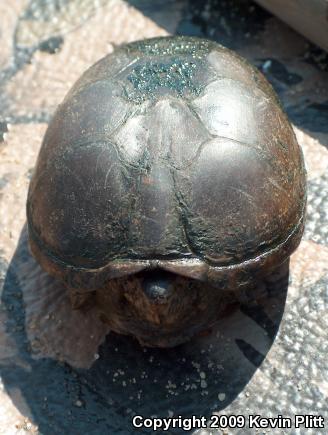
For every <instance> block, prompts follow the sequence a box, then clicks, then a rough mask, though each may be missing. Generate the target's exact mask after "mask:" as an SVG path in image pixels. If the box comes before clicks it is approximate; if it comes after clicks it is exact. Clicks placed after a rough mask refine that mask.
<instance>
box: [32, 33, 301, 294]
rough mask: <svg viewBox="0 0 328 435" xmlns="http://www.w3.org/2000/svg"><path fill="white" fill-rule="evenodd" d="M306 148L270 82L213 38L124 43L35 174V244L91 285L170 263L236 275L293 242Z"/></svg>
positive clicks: (88, 81) (85, 79)
mask: <svg viewBox="0 0 328 435" xmlns="http://www.w3.org/2000/svg"><path fill="white" fill-rule="evenodd" d="M305 202H306V191H305V170H304V163H303V157H302V152H301V150H300V148H299V146H298V144H297V141H296V139H295V135H294V133H293V130H292V127H291V125H290V124H289V121H288V119H287V117H286V115H285V113H284V111H283V110H282V108H281V106H280V104H279V102H278V99H277V97H276V95H275V93H274V91H273V90H272V88H271V86H270V85H269V84H268V83H267V81H266V80H265V78H264V77H263V76H262V75H261V73H259V72H258V71H257V70H256V69H254V68H253V67H252V66H251V65H250V64H249V63H247V62H246V61H245V60H244V59H242V58H240V57H239V56H237V55H236V54H235V53H233V52H231V51H229V50H227V49H226V48H224V47H222V46H220V45H218V44H216V43H214V42H210V41H207V40H202V39H197V38H189V37H168V38H156V39H151V40H146V41H143V42H136V43H132V44H128V45H125V46H122V47H121V48H119V49H117V50H116V51H115V52H114V54H111V55H109V56H106V57H105V58H103V59H102V60H100V61H99V62H98V63H96V64H95V65H94V66H92V67H91V68H90V69H89V70H88V71H87V72H86V73H85V74H84V75H83V76H82V77H81V78H80V80H79V81H78V82H77V83H76V84H75V86H74V87H73V89H72V90H71V91H70V92H69V94H68V95H67V97H66V98H65V100H64V102H63V103H62V104H61V105H60V106H59V108H58V110H57V112H56V114H55V116H54V118H53V120H52V122H51V123H50V125H49V128H48V131H47V133H46V135H45V138H44V142H43V145H42V148H41V151H40V155H39V159H38V162H37V166H36V169H35V172H34V175H33V179H32V181H31V185H30V189H29V194H28V202H27V216H28V227H29V234H30V240H31V246H32V250H33V252H34V253H35V255H36V256H37V258H38V259H39V260H40V262H41V263H42V264H43V266H44V267H45V268H46V269H47V270H48V271H50V272H52V273H54V274H56V275H58V276H60V277H62V278H63V279H64V280H65V281H66V282H67V283H68V284H69V285H70V286H71V287H75V288H85V289H87V290H88V291H89V290H92V289H95V288H97V287H99V286H100V285H101V284H102V283H103V282H105V281H106V280H108V279H110V278H114V277H117V276H122V275H125V274H130V273H134V272H137V271H140V270H142V269H145V268H158V267H160V268H163V269H166V270H171V271H173V272H175V273H178V274H181V275H188V276H193V277H196V278H200V279H204V280H205V279H208V280H210V281H213V282H215V281H218V280H221V282H228V281H229V280H233V281H234V282H236V283H238V282H239V281H242V280H243V279H247V276H248V275H249V274H250V273H253V271H255V270H263V271H267V270H269V269H271V268H273V267H275V266H277V265H279V264H280V263H282V262H283V261H284V260H285V259H286V258H287V257H288V256H289V255H290V254H291V252H292V251H293V250H294V249H295V248H296V246H297V245H298V243H299V241H300V238H301V235H302V231H303V218H304V209H305Z"/></svg>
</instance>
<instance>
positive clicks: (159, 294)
mask: <svg viewBox="0 0 328 435" xmlns="http://www.w3.org/2000/svg"><path fill="white" fill-rule="evenodd" d="M142 288H143V291H144V293H145V295H146V296H147V298H148V299H149V301H150V302H152V303H157V304H164V303H167V301H168V299H169V298H170V296H171V295H172V292H173V279H172V276H171V274H165V273H161V272H158V273H156V272H154V273H151V274H149V275H148V276H147V277H145V279H144V280H143V283H142Z"/></svg>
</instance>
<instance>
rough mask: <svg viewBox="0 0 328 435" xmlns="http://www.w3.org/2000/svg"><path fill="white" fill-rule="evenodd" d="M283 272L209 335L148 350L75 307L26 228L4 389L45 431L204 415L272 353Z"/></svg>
mask: <svg viewBox="0 0 328 435" xmlns="http://www.w3.org/2000/svg"><path fill="white" fill-rule="evenodd" d="M288 273H289V266H288V264H285V265H284V266H282V267H281V268H280V270H279V271H276V272H275V273H274V274H272V276H270V277H269V278H268V279H267V280H266V282H265V283H262V285H261V286H260V287H259V288H261V289H262V290H261V291H262V293H263V294H262V298H261V300H260V301H257V302H253V303H251V304H247V305H239V306H238V307H232V308H231V311H230V312H229V313H228V314H227V316H226V317H225V318H223V319H222V320H221V321H220V322H219V324H218V326H217V327H216V328H215V329H214V330H213V331H212V333H211V334H208V335H205V336H202V337H196V338H194V339H193V340H192V341H190V342H188V343H186V344H184V345H181V346H178V347H176V348H171V349H150V348H148V349H147V348H142V347H141V346H140V345H139V344H138V343H137V342H136V341H135V340H134V339H132V338H130V337H126V336H119V335H116V334H114V333H110V334H107V333H108V331H107V329H106V327H105V326H104V325H102V323H101V322H100V321H99V320H98V319H97V317H96V313H95V312H93V311H92V309H91V311H88V312H85V313H83V312H77V311H72V310H71V308H70V305H69V300H68V297H67V293H66V290H65V288H64V287H62V285H61V284H60V283H59V282H58V281H56V280H54V279H53V278H51V277H49V276H48V275H46V274H45V273H44V272H43V271H42V270H41V269H40V267H39V266H38V264H37V263H36V262H35V260H34V259H33V257H32V256H31V255H30V253H29V250H28V243H27V234H26V228H25V227H24V229H23V230H22V233H21V237H20V241H19V244H18V247H17V249H16V252H15V254H14V256H13V258H12V261H11V263H10V265H9V268H8V272H7V275H6V277H5V283H4V288H3V293H2V306H3V315H4V331H3V334H5V336H6V337H7V339H8V340H7V341H8V343H10V345H8V346H9V347H10V351H9V348H7V353H6V355H0V374H1V377H2V379H3V383H4V388H5V389H6V391H7V393H8V394H9V396H10V397H11V399H12V401H13V403H14V404H15V406H17V408H18V409H19V410H20V411H21V412H22V413H23V414H24V415H26V416H28V417H30V418H31V419H32V421H33V422H34V423H35V424H36V425H37V426H38V428H39V431H40V433H43V434H57V433H58V434H59V433H60V434H62V433H70V434H81V433H88V434H96V433H97V434H99V433H115V434H130V433H134V432H135V431H136V429H134V428H133V426H132V418H133V416H134V415H142V416H143V417H147V418H148V417H151V416H153V417H154V416H157V417H169V416H175V417H177V416H182V417H191V416H192V415H195V416H205V417H209V416H210V415H212V413H213V412H218V411H220V410H224V408H225V407H226V406H227V405H228V404H229V403H231V402H232V401H233V400H234V398H235V397H236V396H237V395H238V394H239V393H241V392H242V391H243V389H244V387H245V386H246V384H247V383H248V382H249V381H250V379H251V378H252V376H253V375H254V373H255V371H256V369H257V368H258V367H259V366H260V364H261V363H262V361H263V359H264V358H265V355H266V353H267V352H268V351H269V349H270V347H271V345H272V343H273V340H274V337H275V335H276V333H277V330H278V328H279V324H280V321H281V318H282V314H283V311H284V305H285V299H286V294H287V288H288ZM100 343H102V344H101V345H100ZM99 345H100V346H99ZM98 346H99V349H98ZM140 431H141V433H148V432H147V429H140ZM171 432H174V431H171ZM178 433H181V429H180V430H178Z"/></svg>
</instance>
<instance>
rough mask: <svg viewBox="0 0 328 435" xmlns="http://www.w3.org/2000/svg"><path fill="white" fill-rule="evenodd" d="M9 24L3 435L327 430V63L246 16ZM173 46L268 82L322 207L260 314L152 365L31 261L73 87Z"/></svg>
mask: <svg viewBox="0 0 328 435" xmlns="http://www.w3.org/2000/svg"><path fill="white" fill-rule="evenodd" d="M0 16H1V36H0V37H1V47H2V49H1V53H0V87H1V92H0V117H1V119H0V159H1V166H0V214H1V226H0V279H1V308H0V376H1V384H0V385H1V386H0V404H1V412H0V434H5V435H8V434H16V433H40V434H47V435H50V434H51V435H52V434H73V435H75V434H83V433H88V434H103V433H108V434H114V433H115V434H130V433H133V432H134V430H133V429H132V426H131V418H132V416H133V415H134V414H142V415H144V416H147V417H149V416H155V415H157V416H177V415H183V416H191V415H192V414H195V415H204V416H210V415H211V414H212V413H213V412H220V413H225V414H231V413H234V414H244V415H245V416H248V415H250V414H261V415H262V416H264V417H269V416H277V415H279V414H280V415H283V416H285V417H292V418H293V417H294V415H295V414H311V415H318V414H320V415H323V416H324V417H325V418H326V425H327V424H328V411H327V397H328V383H327V374H328V362H327V358H326V354H327V350H328V349H327V343H328V340H327V330H328V314H327V308H328V149H327V148H328V60H327V59H328V57H327V54H325V53H324V52H322V51H321V50H320V49H318V48H316V47H315V46H313V45H312V44H310V43H309V42H308V41H306V40H305V39H303V37H302V36H300V35H298V34H296V33H295V32H294V31H292V30H291V29H289V28H288V27H287V26H285V25H284V24H282V23H281V22H280V21H279V20H277V19H276V18H274V17H272V16H271V15H270V14H268V13H267V12H266V11H264V10H263V9H261V8H260V7H258V6H257V5H256V4H255V3H253V2H251V1H246V0H244V1H243V0H235V1H232V0H226V1H225V0H221V1H220V0H208V1H192V0H189V1H187V0H177V1H173V0H166V1H164V0H157V1H151V0H134V1H132V0H131V1H130V2H124V1H119V0H71V1H68V0H52V1H45V0H34V1H33V0H32V1H30V2H26V1H23V0H12V1H11V2H10V3H9V2H3V3H2V4H0ZM166 34H186V35H197V36H205V37H208V38H211V39H214V40H216V41H218V42H220V43H222V44H224V45H226V46H228V47H230V48H233V49H234V50H236V51H237V52H239V53H240V54H241V55H243V56H245V57H247V58H248V59H249V60H250V61H251V62H252V63H253V64H255V65H256V66H257V67H258V68H259V69H260V70H261V71H262V72H263V73H264V74H265V75H266V76H267V78H268V79H269V81H270V82H271V83H272V84H273V86H274V87H275V89H276V91H277V92H278V94H279V96H280V98H281V100H282V104H283V106H284V108H285V110H286V111H287V113H288V115H289V116H290V119H291V121H292V123H293V125H294V127H295V132H296V135H297V138H298V140H299V143H300V145H301V146H302V148H303V151H304V154H305V160H306V165H307V169H308V197H309V206H308V219H307V226H306V232H305V236H304V239H303V242H302V243H301V245H300V247H299V249H298V250H297V252H296V253H295V254H294V255H293V257H292V259H291V264H290V269H289V270H288V268H282V269H281V271H280V272H279V273H277V274H276V275H274V276H272V277H271V278H270V280H269V281H267V282H264V283H262V287H261V291H262V294H263V298H262V299H261V303H257V304H253V305H247V306H246V305H245V306H244V305H241V306H238V307H233V309H231V312H230V314H229V315H227V317H225V318H224V320H223V321H222V323H221V324H220V325H219V326H218V328H217V329H216V330H215V331H213V333H212V334H211V335H208V336H204V337H198V338H197V339H195V340H194V341H192V342H190V343H188V344H186V345H184V346H180V347H178V348H175V349H170V350H149V349H143V348H141V347H140V346H139V345H138V344H137V343H136V342H135V341H134V340H132V339H130V338H126V337H120V336H117V335H115V334H112V333H110V334H108V330H107V329H106V328H105V327H104V326H103V325H102V324H101V323H100V322H99V321H98V320H97V317H96V314H95V313H94V312H93V311H92V310H91V311H89V312H87V313H81V312H72V311H71V308H70V305H69V301H68V298H67V294H66V292H65V289H64V288H63V287H62V286H61V285H60V284H59V283H58V282H56V281H55V280H53V279H52V278H50V277H48V276H47V275H46V274H45V273H44V272H42V271H41V269H40V268H39V266H38V265H37V264H36V262H35V261H34V260H33V258H32V257H31V255H30V253H29V251H28V247H27V239H26V229H25V200H26V191H27V186H28V183H29V179H30V175H31V171H32V168H33V166H34V163H35V159H36V156H37V153H38V149H39V146H40V143H41V139H42V136H43V134H44V131H45V129H46V126H47V123H48V121H49V119H50V118H51V115H52V113H53V111H54V109H55V108H56V106H57V105H58V103H59V102H60V101H61V100H62V99H63V97H64V95H65V93H66V92H67V91H68V89H69V88H70V87H71V85H72V84H73V83H74V81H75V80H76V79H77V78H78V77H79V76H80V75H81V73H82V72H83V71H84V70H85V69H86V68H87V67H88V66H90V65H91V64H93V63H94V62H95V61H96V60H98V59H99V58H101V57H103V56H104V55H105V54H107V53H109V52H111V51H112V50H113V49H115V46H116V45H118V44H121V43H124V42H128V41H132V40H136V39H141V38H145V37H152V36H159V35H166ZM288 280H289V285H288ZM287 290H288V292H287ZM286 296H287V300H286ZM276 334H277V335H276ZM139 432H140V433H143V432H142V431H141V430H140V431H139ZM282 432H283V431H282V430H274V429H271V430H269V429H265V432H264V431H262V432H261V431H259V433H277V434H280V433H282ZM285 432H286V433H291V434H294V433H295V434H296V433H299V434H318V433H326V430H325V429H323V430H320V429H308V430H305V429H304V428H301V429H298V430H297V429H291V430H285ZM169 433H171V432H169ZM177 433H181V430H180V431H178V432H177ZM195 433H197V432H195ZM198 433H200V431H199V432H198ZM202 433H208V434H209V433H210V430H208V431H204V432H202ZM212 433H221V432H220V431H219V430H216V431H213V430H212ZM228 433H243V434H244V433H254V431H248V429H240V430H239V432H238V430H237V429H234V430H229V431H228Z"/></svg>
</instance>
